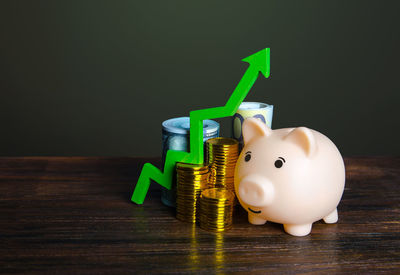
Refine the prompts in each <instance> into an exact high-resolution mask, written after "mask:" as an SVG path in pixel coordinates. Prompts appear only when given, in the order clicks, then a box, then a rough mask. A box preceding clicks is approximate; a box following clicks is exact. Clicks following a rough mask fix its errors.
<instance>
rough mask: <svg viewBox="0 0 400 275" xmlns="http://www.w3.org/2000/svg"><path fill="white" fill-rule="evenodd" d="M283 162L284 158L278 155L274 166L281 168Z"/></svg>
mask: <svg viewBox="0 0 400 275" xmlns="http://www.w3.org/2000/svg"><path fill="white" fill-rule="evenodd" d="M284 162H286V161H285V159H284V158H282V157H279V159H277V160H276V161H275V163H274V164H275V167H276V168H281V167H282V166H283V163H284Z"/></svg>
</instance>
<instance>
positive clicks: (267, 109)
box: [232, 102, 274, 150]
mask: <svg viewBox="0 0 400 275" xmlns="http://www.w3.org/2000/svg"><path fill="white" fill-rule="evenodd" d="M273 111H274V106H273V105H269V104H266V103H260V102H242V104H240V106H239V108H238V110H237V111H236V114H235V115H234V116H233V119H232V137H233V138H235V139H237V140H238V141H239V149H240V150H242V148H243V135H242V125H243V122H244V120H245V119H246V118H249V117H255V118H258V119H260V120H261V121H262V122H264V123H265V124H267V125H268V126H269V127H272V115H273Z"/></svg>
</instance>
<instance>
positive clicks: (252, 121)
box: [242, 117, 272, 144]
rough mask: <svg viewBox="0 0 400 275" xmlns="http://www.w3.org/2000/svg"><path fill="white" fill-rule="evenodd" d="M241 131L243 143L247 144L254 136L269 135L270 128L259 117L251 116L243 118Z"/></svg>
mask: <svg viewBox="0 0 400 275" xmlns="http://www.w3.org/2000/svg"><path fill="white" fill-rule="evenodd" d="M242 133H243V141H244V144H247V143H248V142H249V141H250V140H252V139H253V138H255V137H263V136H269V135H270V134H271V133H272V130H271V128H269V127H268V126H267V125H265V124H264V122H262V121H261V120H260V119H258V118H253V117H251V118H247V119H245V120H244V122H243V128H242Z"/></svg>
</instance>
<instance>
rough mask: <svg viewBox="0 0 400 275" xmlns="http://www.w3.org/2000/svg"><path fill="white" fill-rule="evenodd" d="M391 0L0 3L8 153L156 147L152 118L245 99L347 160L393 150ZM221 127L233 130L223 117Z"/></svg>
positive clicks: (395, 13)
mask: <svg viewBox="0 0 400 275" xmlns="http://www.w3.org/2000/svg"><path fill="white" fill-rule="evenodd" d="M397 2H398V1H2V2H1V3H0V42H1V43H0V74H1V75H0V91H1V100H0V110H1V143H0V144H1V148H0V153H1V155H4V156H18V155H109V156H157V155H161V152H160V151H161V122H162V121H163V120H165V119H168V118H171V117H177V116H184V115H188V113H189V111H190V110H195V109H203V108H207V107H214V106H221V105H224V104H225V102H226V100H227V99H228V98H229V96H230V94H231V92H232V91H233V89H234V88H235V86H236V84H237V83H238V81H239V80H240V78H241V76H242V75H243V73H244V72H245V70H246V68H247V64H246V63H243V62H241V61H240V60H241V59H242V58H244V57H246V56H248V55H250V54H252V53H254V52H256V51H258V50H260V49H262V48H265V47H270V48H271V77H270V78H269V79H265V78H262V77H259V78H258V80H257V81H256V83H255V85H254V87H253V89H252V90H251V92H250V93H249V95H248V97H247V98H246V101H260V102H266V103H270V104H274V105H275V113H274V120H273V128H281V127H289V126H307V127H310V128H313V129H316V130H319V131H320V132H322V133H324V134H326V135H327V136H328V137H330V138H331V139H332V140H333V141H334V142H335V143H336V144H337V146H338V148H339V149H340V150H341V151H342V153H343V154H344V155H347V156H348V155H399V153H400V146H399V135H398V133H399V130H398V125H399V122H398V119H399V112H398V103H399V99H400V97H399V78H400V75H399V72H400V70H399V52H400V50H399V46H400V43H399V26H400V20H399V5H398V4H397ZM221 121H222V126H223V134H224V135H230V124H229V119H223V120H221Z"/></svg>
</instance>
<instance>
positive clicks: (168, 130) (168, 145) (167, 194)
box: [161, 117, 219, 207]
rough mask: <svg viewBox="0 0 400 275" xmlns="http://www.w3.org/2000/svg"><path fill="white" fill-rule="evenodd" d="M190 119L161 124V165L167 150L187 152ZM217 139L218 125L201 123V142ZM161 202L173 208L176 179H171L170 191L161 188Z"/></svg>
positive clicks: (208, 122) (173, 120) (208, 121)
mask: <svg viewBox="0 0 400 275" xmlns="http://www.w3.org/2000/svg"><path fill="white" fill-rule="evenodd" d="M189 133H190V118H189V117H177V118H171V119H168V120H166V121H164V122H163V123H162V163H163V167H164V162H165V156H166V154H167V151H168V150H175V151H185V152H188V151H189ZM214 137H219V123H218V122H216V121H214V120H204V121H203V142H205V141H206V140H207V139H210V138H214ZM161 201H162V203H163V204H165V205H167V206H171V207H175V201H176V179H173V181H172V186H171V190H168V189H166V188H162V190H161Z"/></svg>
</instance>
